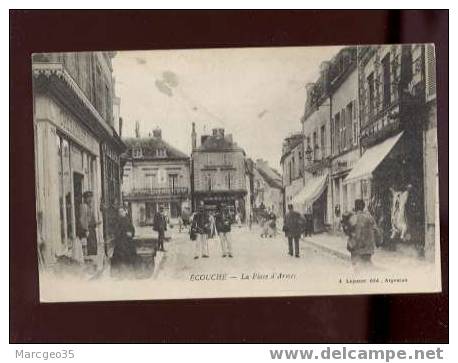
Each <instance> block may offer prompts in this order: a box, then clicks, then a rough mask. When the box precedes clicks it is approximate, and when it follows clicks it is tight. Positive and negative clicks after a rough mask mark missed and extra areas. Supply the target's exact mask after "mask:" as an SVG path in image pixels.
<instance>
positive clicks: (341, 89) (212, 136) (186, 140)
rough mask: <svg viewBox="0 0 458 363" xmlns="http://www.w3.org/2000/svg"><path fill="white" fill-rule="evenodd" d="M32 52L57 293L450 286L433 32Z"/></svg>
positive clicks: (44, 217) (164, 295) (63, 297)
mask: <svg viewBox="0 0 458 363" xmlns="http://www.w3.org/2000/svg"><path fill="white" fill-rule="evenodd" d="M31 64H32V78H33V79H32V83H33V125H34V140H35V145H34V151H35V182H36V189H35V195H36V216H37V252H38V253H37V259H38V266H39V269H38V274H39V285H40V301H41V302H66V301H110V300H156V299H190V298H191V299H192V298H226V297H276V296H316V295H353V294H390V293H432V292H440V291H441V263H440V246H439V234H440V230H439V197H438V151H437V148H438V142H437V115H436V114H437V106H436V104H437V101H436V58H435V47H434V44H402V45H401V44H384V45H376V44H375V45H364V44H355V45H347V46H310V47H305V46H301V47H245V48H218V49H216V48H214V49H174V50H141V51H140V50H139V51H93V52H60V53H35V54H33V55H32V62H31Z"/></svg>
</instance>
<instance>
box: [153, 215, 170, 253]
mask: <svg viewBox="0 0 458 363" xmlns="http://www.w3.org/2000/svg"><path fill="white" fill-rule="evenodd" d="M153 230H154V231H156V232H157V247H158V250H159V251H162V252H165V249H164V237H165V231H166V230H167V219H166V217H165V215H164V208H162V207H160V208H159V212H158V213H156V214H155V215H154V220H153Z"/></svg>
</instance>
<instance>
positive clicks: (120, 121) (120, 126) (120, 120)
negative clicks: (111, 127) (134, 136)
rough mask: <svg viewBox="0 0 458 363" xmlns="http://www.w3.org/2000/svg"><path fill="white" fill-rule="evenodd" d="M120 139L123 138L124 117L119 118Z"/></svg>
mask: <svg viewBox="0 0 458 363" xmlns="http://www.w3.org/2000/svg"><path fill="white" fill-rule="evenodd" d="M119 137H122V117H120V118H119Z"/></svg>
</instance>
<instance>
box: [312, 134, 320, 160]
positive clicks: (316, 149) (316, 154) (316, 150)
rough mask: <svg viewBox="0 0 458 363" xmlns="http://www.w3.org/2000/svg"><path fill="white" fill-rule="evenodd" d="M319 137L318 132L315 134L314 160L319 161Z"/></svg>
mask: <svg viewBox="0 0 458 363" xmlns="http://www.w3.org/2000/svg"><path fill="white" fill-rule="evenodd" d="M318 149H319V146H318V135H317V133H316V131H314V132H313V159H314V160H317V159H318Z"/></svg>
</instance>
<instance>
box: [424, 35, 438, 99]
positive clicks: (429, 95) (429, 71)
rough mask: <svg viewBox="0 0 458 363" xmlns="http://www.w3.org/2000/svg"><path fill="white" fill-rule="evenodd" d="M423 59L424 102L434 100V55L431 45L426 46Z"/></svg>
mask: <svg viewBox="0 0 458 363" xmlns="http://www.w3.org/2000/svg"><path fill="white" fill-rule="evenodd" d="M425 58H426V59H425V63H426V67H425V73H426V74H425V76H426V77H425V81H426V84H425V86H426V87H425V88H426V100H427V101H431V100H432V99H434V98H436V54H435V49H434V45H433V44H427V45H426V51H425Z"/></svg>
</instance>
